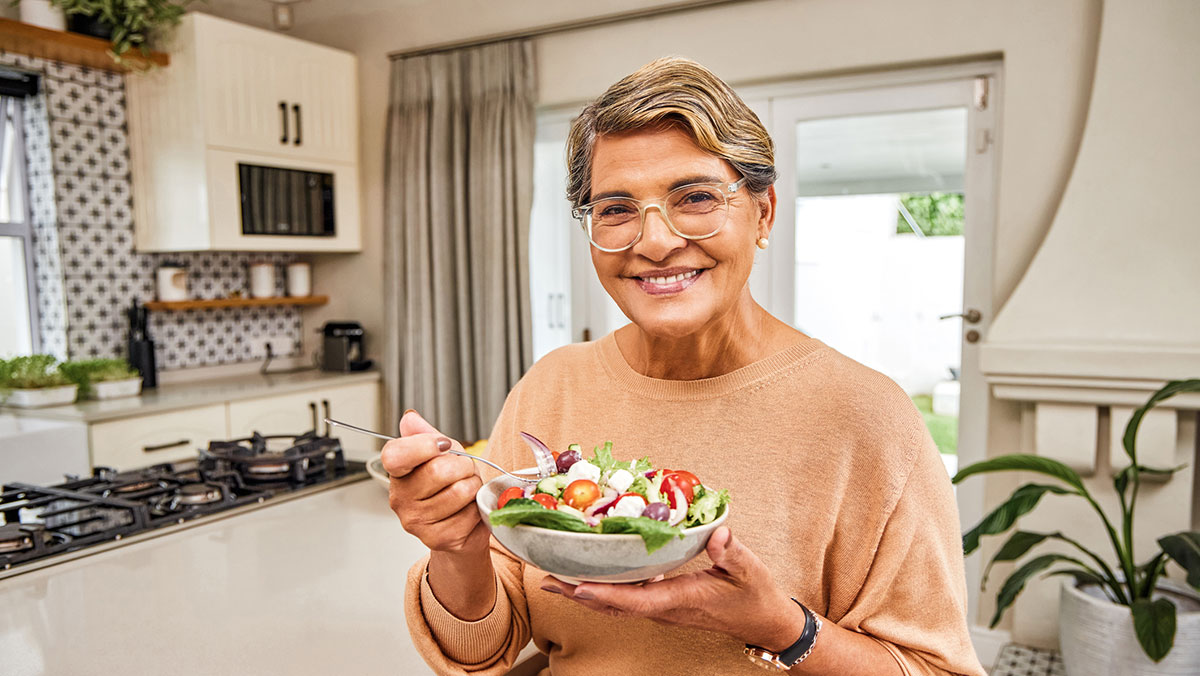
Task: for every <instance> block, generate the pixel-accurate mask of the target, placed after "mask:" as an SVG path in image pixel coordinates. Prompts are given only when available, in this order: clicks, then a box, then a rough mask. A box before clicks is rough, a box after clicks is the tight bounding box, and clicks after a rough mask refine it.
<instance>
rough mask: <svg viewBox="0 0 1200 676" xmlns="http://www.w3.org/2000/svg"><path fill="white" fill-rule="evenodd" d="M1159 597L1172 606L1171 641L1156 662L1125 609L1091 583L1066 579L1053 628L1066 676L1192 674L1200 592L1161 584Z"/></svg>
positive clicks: (1197, 664) (1197, 659) (1199, 632)
mask: <svg viewBox="0 0 1200 676" xmlns="http://www.w3.org/2000/svg"><path fill="white" fill-rule="evenodd" d="M1158 592H1159V593H1158V594H1157V595H1156V598H1157V597H1158V596H1165V597H1166V598H1169V599H1171V601H1172V602H1174V603H1175V606H1176V616H1175V618H1176V619H1175V645H1174V647H1173V648H1172V649H1171V652H1169V653H1167V656H1166V657H1164V658H1163V659H1162V661H1161V662H1158V663H1155V662H1153V661H1151V660H1150V658H1149V657H1146V653H1145V652H1144V651H1143V650H1142V647H1141V645H1139V644H1138V640H1137V636H1136V635H1135V634H1134V631H1133V622H1132V621H1131V620H1130V617H1129V607H1128V606H1122V605H1118V604H1116V603H1113V602H1111V601H1109V600H1108V599H1107V598H1106V597H1105V596H1104V595H1103V593H1102V592H1101V591H1100V590H1099V589H1098V588H1096V587H1084V588H1080V587H1077V586H1076V584H1075V581H1074V580H1066V581H1064V583H1063V586H1062V594H1061V598H1060V601H1059V611H1058V623H1059V626H1058V631H1059V644H1060V647H1061V649H1062V655H1063V666H1064V667H1065V668H1066V672H1067V676H1196V674H1198V673H1200V596H1197V595H1196V594H1195V592H1191V591H1188V590H1186V589H1184V588H1182V587H1178V586H1175V585H1168V584H1162V583H1160V584H1159V586H1158Z"/></svg>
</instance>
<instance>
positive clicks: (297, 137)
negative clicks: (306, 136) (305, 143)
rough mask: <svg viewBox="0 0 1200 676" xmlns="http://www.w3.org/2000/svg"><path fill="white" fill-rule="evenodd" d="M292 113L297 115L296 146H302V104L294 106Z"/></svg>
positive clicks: (294, 104)
mask: <svg viewBox="0 0 1200 676" xmlns="http://www.w3.org/2000/svg"><path fill="white" fill-rule="evenodd" d="M292 112H293V113H295V114H296V145H300V132H301V126H300V104H299V103H293V104H292Z"/></svg>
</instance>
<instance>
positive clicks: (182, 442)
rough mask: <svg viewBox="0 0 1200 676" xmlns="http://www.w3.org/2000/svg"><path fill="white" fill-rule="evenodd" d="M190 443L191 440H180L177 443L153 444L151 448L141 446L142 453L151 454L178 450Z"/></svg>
mask: <svg viewBox="0 0 1200 676" xmlns="http://www.w3.org/2000/svg"><path fill="white" fill-rule="evenodd" d="M190 443H192V440H191V439H180V440H179V441H169V442H167V443H165V444H155V445H153V446H142V452H143V453H153V452H154V451H165V450H167V449H168V448H179V447H180V446H187V445H188V444H190Z"/></svg>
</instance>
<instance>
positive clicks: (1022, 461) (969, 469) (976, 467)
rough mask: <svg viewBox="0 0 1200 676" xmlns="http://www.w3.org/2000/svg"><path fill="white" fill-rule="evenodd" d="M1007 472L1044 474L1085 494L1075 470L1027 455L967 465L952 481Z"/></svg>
mask: <svg viewBox="0 0 1200 676" xmlns="http://www.w3.org/2000/svg"><path fill="white" fill-rule="evenodd" d="M1008 471H1025V472H1037V473H1039V474H1045V475H1047V476H1052V477H1054V478H1056V479H1059V480H1060V481H1063V482H1065V483H1067V484H1069V485H1070V486H1071V487H1073V488H1075V489H1076V490H1075V492H1077V493H1079V494H1081V495H1082V494H1083V493H1085V492H1086V489H1084V487H1083V480H1082V479H1080V478H1079V474H1078V473H1076V472H1075V470H1073V469H1071V468H1070V467H1067V466H1066V465H1064V464H1063V463H1061V462H1059V461H1057V460H1051V459H1050V458H1043V457H1041V456H1039V455H1029V454H1027V453H1013V454H1011V455H1003V456H1000V457H999V458H992V459H991V460H984V461H983V462H977V463H974V464H972V465H968V466H966V467H964V468H962V469H961V470H959V471H958V474H955V475H954V479H952V481H953V482H954V483H959V482H961V481H962V480H963V479H966V478H967V477H969V476H971V475H973V474H981V473H983V472H1008Z"/></svg>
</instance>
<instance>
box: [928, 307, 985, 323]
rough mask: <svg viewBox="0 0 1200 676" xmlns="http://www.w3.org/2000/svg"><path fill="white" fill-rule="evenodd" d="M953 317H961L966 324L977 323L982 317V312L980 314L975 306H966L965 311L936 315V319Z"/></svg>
mask: <svg viewBox="0 0 1200 676" xmlns="http://www.w3.org/2000/svg"><path fill="white" fill-rule="evenodd" d="M955 317H962V318H963V321H964V322H966V323H968V324H978V323H979V320H980V319H983V314H981V313H980V312H979V310H976V309H975V308H968V309H967V311H966V312H956V313H954V314H952V315H942V316H940V317H938V319H953V318H955Z"/></svg>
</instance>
